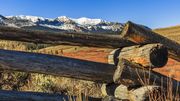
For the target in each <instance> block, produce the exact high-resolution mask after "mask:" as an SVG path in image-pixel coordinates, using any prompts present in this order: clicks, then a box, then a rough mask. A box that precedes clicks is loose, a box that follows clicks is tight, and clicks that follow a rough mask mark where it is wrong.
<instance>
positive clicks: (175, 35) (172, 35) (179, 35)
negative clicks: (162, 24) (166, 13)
mask: <svg viewBox="0 0 180 101" xmlns="http://www.w3.org/2000/svg"><path fill="white" fill-rule="evenodd" d="M154 31H155V32H157V33H159V34H160V35H163V36H165V37H167V38H169V39H171V40H174V41H176V42H178V43H179V44H180V26H173V27H168V28H160V29H155V30H154Z"/></svg>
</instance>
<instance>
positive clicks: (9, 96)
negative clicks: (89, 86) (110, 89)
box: [0, 90, 101, 101]
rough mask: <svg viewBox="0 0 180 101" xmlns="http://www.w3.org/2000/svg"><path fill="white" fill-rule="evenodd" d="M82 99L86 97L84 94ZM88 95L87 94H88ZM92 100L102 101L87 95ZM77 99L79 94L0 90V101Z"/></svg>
mask: <svg viewBox="0 0 180 101" xmlns="http://www.w3.org/2000/svg"><path fill="white" fill-rule="evenodd" d="M81 97H82V98H81V99H85V97H84V96H83V95H82V96H81ZM86 97H87V96H86ZM86 99H88V100H90V101H101V98H92V97H87V98H86ZM71 100H72V101H77V100H78V98H77V96H71V95H65V94H52V93H41V92H25V91H23V92H19V91H7V90H0V101H71Z"/></svg>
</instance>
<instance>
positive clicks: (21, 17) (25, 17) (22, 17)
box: [6, 15, 45, 22]
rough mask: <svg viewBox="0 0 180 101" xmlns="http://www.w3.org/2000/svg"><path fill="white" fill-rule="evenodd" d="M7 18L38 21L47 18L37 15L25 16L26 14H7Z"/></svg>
mask: <svg viewBox="0 0 180 101" xmlns="http://www.w3.org/2000/svg"><path fill="white" fill-rule="evenodd" d="M6 18H15V19H17V20H29V21H32V22H37V21H39V20H42V21H43V20H45V19H44V18H43V17H37V16H25V15H18V16H6Z"/></svg>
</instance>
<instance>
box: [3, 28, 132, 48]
mask: <svg viewBox="0 0 180 101" xmlns="http://www.w3.org/2000/svg"><path fill="white" fill-rule="evenodd" d="M0 39H4V40H14V41H24V42H33V43H45V44H55V45H60V44H66V45H80V46H95V47H107V48H115V47H124V46H131V45H134V44H135V43H133V42H131V41H128V40H124V39H122V38H120V37H119V35H104V34H93V33H75V32H74V33H73V32H71V33H70V32H48V31H33V30H25V29H20V28H12V27H3V26H0Z"/></svg>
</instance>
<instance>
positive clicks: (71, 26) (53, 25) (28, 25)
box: [0, 15, 124, 33]
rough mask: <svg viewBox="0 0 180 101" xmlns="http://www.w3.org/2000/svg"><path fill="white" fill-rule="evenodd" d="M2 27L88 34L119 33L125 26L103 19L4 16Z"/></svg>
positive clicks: (1, 18) (0, 17)
mask: <svg viewBox="0 0 180 101" xmlns="http://www.w3.org/2000/svg"><path fill="white" fill-rule="evenodd" d="M0 25H1V26H8V27H16V28H25V29H33V30H47V31H55V32H57V31H68V32H87V33H119V32H121V31H122V28H123V26H124V24H123V23H118V22H109V21H105V20H102V19H90V18H86V17H82V18H78V19H74V18H70V17H67V16H60V17H57V18H54V19H50V18H43V17H38V16H25V15H18V16H2V15H0Z"/></svg>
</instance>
